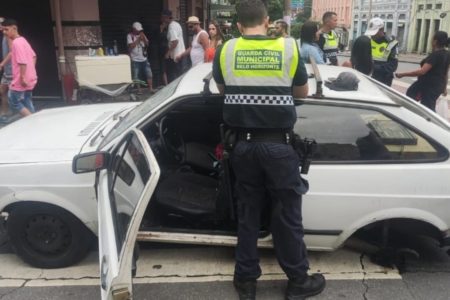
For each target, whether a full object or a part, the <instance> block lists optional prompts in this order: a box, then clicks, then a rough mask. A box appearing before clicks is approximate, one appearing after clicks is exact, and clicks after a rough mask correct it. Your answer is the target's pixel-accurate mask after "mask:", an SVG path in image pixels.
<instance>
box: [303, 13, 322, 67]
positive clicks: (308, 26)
mask: <svg viewBox="0 0 450 300" xmlns="http://www.w3.org/2000/svg"><path fill="white" fill-rule="evenodd" d="M318 40H319V26H318V25H317V23H316V22H314V21H306V22H305V24H303V26H302V28H301V29H300V43H301V47H300V54H301V56H302V58H303V59H304V60H305V62H306V63H311V57H312V58H314V60H315V61H316V63H317V64H320V65H322V64H325V60H324V58H323V51H322V50H321V49H320V48H319V46H318V45H317V41H318Z"/></svg>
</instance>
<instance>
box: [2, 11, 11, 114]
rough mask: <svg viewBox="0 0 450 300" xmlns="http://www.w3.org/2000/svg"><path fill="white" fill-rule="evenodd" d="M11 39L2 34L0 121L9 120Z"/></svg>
mask: <svg viewBox="0 0 450 300" xmlns="http://www.w3.org/2000/svg"><path fill="white" fill-rule="evenodd" d="M4 20H5V19H4V18H3V17H0V31H2V23H3V21H4ZM11 42H12V41H11V40H10V39H9V38H8V37H7V36H6V35H3V36H2V61H1V62H0V73H1V72H3V74H2V75H1V78H0V97H1V109H0V123H8V122H9V106H8V87H9V85H10V84H11V80H12V67H11V52H10V49H11Z"/></svg>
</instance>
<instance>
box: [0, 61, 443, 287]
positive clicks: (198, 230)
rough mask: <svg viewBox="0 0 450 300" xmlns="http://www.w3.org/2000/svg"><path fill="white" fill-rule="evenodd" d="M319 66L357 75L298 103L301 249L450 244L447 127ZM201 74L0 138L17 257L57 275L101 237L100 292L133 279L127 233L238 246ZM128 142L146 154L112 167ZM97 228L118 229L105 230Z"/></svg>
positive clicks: (47, 115)
mask: <svg viewBox="0 0 450 300" xmlns="http://www.w3.org/2000/svg"><path fill="white" fill-rule="evenodd" d="M317 69H318V70H317V71H316V72H313V68H312V67H311V66H310V65H307V70H308V72H309V73H311V74H312V73H316V75H318V73H319V72H320V73H322V74H327V77H334V78H336V77H338V75H339V73H340V72H342V71H347V72H353V73H355V75H356V76H357V77H358V79H359V80H360V82H359V88H358V90H357V91H349V92H338V91H333V90H330V89H328V88H327V87H323V88H322V86H321V81H322V80H321V78H320V77H319V76H316V77H314V76H311V78H310V79H309V90H310V93H309V96H308V97H306V98H305V99H296V101H295V105H296V110H297V117H298V118H297V122H296V124H295V126H294V128H293V130H294V131H295V133H297V134H299V135H300V136H301V137H307V138H311V139H314V140H315V141H316V142H317V151H316V153H315V154H314V156H313V157H312V164H311V167H310V171H309V173H308V175H307V176H305V178H306V179H307V180H308V181H309V183H310V190H309V192H308V193H307V194H306V195H305V197H304V199H303V217H304V219H303V225H304V228H305V241H306V244H307V247H308V248H309V249H310V250H326V251H331V250H334V249H336V248H338V247H341V246H342V245H343V244H344V243H345V241H346V240H347V239H348V238H349V237H350V236H352V235H354V234H359V233H361V232H370V233H371V234H370V236H372V237H375V238H374V241H373V242H374V243H377V244H380V245H381V246H383V245H384V246H385V245H386V244H387V243H388V242H389V241H390V240H392V236H394V234H397V233H400V234H408V233H411V232H412V233H415V234H423V235H427V236H430V237H432V238H435V239H436V240H438V241H440V242H441V243H442V244H443V245H445V244H447V245H448V244H449V243H450V239H449V236H450V232H449V228H450V214H449V213H448V211H449V210H450V185H448V178H450V162H449V149H450V126H449V125H448V123H446V121H445V120H443V119H442V118H440V117H439V116H438V115H436V114H435V113H433V112H431V111H429V110H428V109H426V108H425V107H423V106H421V105H420V104H418V103H416V102H415V101H413V100H411V99H409V98H406V97H405V96H403V95H401V94H399V93H398V92H396V91H394V90H392V89H390V88H389V87H386V86H384V85H381V84H379V83H377V82H376V81H374V80H372V79H371V78H369V77H366V76H364V75H362V74H360V73H358V72H357V71H354V70H351V69H347V68H340V67H334V66H326V65H320V66H318V68H317ZM210 72H211V64H202V65H200V66H198V67H195V68H193V69H191V70H190V71H188V72H187V73H186V74H185V75H183V76H182V77H180V78H178V79H177V80H175V81H174V82H172V83H171V84H169V85H168V86H167V87H165V88H164V89H162V90H160V91H159V92H158V93H156V94H155V95H153V96H152V97H151V98H149V99H148V100H146V101H144V102H142V103H140V104H138V103H111V104H98V105H86V106H79V107H69V108H59V109H52V110H44V111H41V112H38V113H36V114H34V115H32V116H30V117H27V118H24V119H22V120H20V121H18V122H16V123H13V124H11V125H8V126H6V127H5V128H3V129H0V210H1V211H2V215H3V216H4V217H5V218H6V228H7V233H8V235H9V238H10V240H11V243H12V246H13V248H14V250H15V251H16V253H17V254H18V255H19V256H20V257H22V258H23V259H24V260H25V261H27V262H29V263H30V264H32V265H34V266H39V267H62V266H67V265H70V264H73V263H76V262H77V261H79V260H80V259H81V258H82V257H83V256H84V255H85V253H86V252H87V251H88V250H89V244H90V243H91V241H92V237H93V236H99V237H100V239H101V240H100V248H101V249H102V250H101V253H102V254H101V257H100V259H101V264H102V274H106V275H105V276H103V277H102V278H104V280H103V282H104V284H103V286H105V288H107V289H109V287H108V286H109V285H110V284H111V283H112V282H113V281H109V280H113V278H121V279H117V280H116V281H117V282H118V285H117V288H113V289H112V290H117V291H118V290H120V288H121V287H123V288H126V287H127V285H128V282H129V281H127V280H131V279H126V280H125V279H124V278H125V277H123V276H131V271H130V268H129V266H130V259H129V256H130V255H132V253H131V252H132V249H133V246H131V244H133V243H134V235H136V236H137V240H138V241H154V242H175V243H195V244H208V245H229V246H233V245H235V244H236V228H237V226H236V224H237V221H238V220H236V214H235V196H234V195H233V190H232V185H233V180H234V178H233V172H232V166H231V167H230V166H228V165H227V160H226V157H227V155H224V154H227V153H224V152H223V149H222V136H223V135H224V133H225V132H226V129H227V128H226V126H224V125H223V119H222V108H223V97H222V96H221V95H219V93H218V90H217V88H216V86H215V83H214V82H213V81H212V80H211V75H210ZM202 79H203V80H202ZM325 79H326V78H325ZM55 124H64V126H63V125H61V126H55ZM129 138H131V139H134V141H136V143H133V145H134V146H133V147H134V148H139V149H143V150H142V151H140V152H139V153H141V154H140V156H139V157H140V162H141V163H139V164H137V163H136V162H135V161H133V159H132V157H134V156H133V155H132V154H131V153H129V154H127V155H124V156H123V157H124V158H123V159H118V158H117V156H119V157H120V155H121V154H123V153H126V152H127V151H128V149H125V148H126V147H125V144H126V143H127V142H126V141H127V139H129ZM124 143H125V144H124ZM138 145H139V146H138ZM121 147H125V148H124V150H123V151H122V150H121ZM130 151H131V150H130ZM131 152H132V153H135V151H134V150H132V151H131ZM101 153H103V154H102V155H99V156H98V154H101ZM118 153H119V154H118ZM94 154H95V155H94ZM92 155H94V156H92ZM74 156H76V159H75V160H76V161H78V162H79V164H77V163H76V164H75V166H77V168H76V169H75V170H78V171H80V170H82V169H85V171H88V170H92V167H89V166H91V165H92V157H94V158H95V159H94V160H93V161H94V163H95V164H97V167H98V170H97V171H96V172H84V173H82V174H74V173H73V172H72V158H73V157H74ZM128 156H129V158H128ZM83 157H86V158H85V163H87V167H83V166H84V164H83V163H81V162H82V161H83V160H82V158H83ZM80 159H81V161H79V160H80ZM89 159H91V161H90V160H89ZM144 160H145V163H143V161H144ZM89 161H90V163H89ZM106 166H107V168H105V167H106ZM95 169H96V168H94V170H95ZM78 171H77V172H78ZM144 175H145V176H144ZM95 186H96V187H97V189H96V188H95ZM116 187H117V189H115V188H116ZM108 188H109V190H108ZM112 188H113V190H111V189H112ZM97 196H98V198H97ZM97 199H98V200H97ZM147 202H148V203H147ZM114 206H116V207H115V208H114ZM137 207H139V208H138V209H136V208H137ZM107 220H109V221H107ZM114 220H116V221H114ZM268 220H269V218H268V210H267V211H266V212H265V214H264V215H263V216H262V226H261V232H260V238H259V241H258V244H259V246H260V247H271V245H272V240H271V235H270V223H269V221H268ZM103 222H109V223H105V224H107V225H106V226H107V227H108V228H109V226H110V225H112V227H111V228H115V230H116V232H113V231H110V232H106V233H104V232H103V231H102V226H103V229H105V224H104V223H103ZM123 224H127V225H126V226H123ZM121 226H122V227H121ZM111 228H110V229H111ZM104 239H107V240H104ZM128 242H129V243H130V244H127V243H128ZM127 257H128V258H127ZM104 259H105V262H103V260H104ZM121 268H125V269H124V270H123V272H124V273H120V272H121V271H122V269H121ZM108 274H109V275H108ZM124 274H126V275H124ZM108 278H109V279H108ZM127 278H128V277H127ZM123 291H124V290H123ZM128 292H130V291H128Z"/></svg>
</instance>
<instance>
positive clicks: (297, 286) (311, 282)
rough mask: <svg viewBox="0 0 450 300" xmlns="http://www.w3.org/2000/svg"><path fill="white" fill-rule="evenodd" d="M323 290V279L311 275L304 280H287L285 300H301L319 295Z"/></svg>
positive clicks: (319, 275) (320, 275)
mask: <svg viewBox="0 0 450 300" xmlns="http://www.w3.org/2000/svg"><path fill="white" fill-rule="evenodd" d="M324 288H325V277H323V275H322V274H312V275H308V276H306V278H304V279H289V282H288V286H287V289H286V300H303V299H305V298H306V297H311V296H314V295H317V294H320V293H321V292H322V291H323V289H324Z"/></svg>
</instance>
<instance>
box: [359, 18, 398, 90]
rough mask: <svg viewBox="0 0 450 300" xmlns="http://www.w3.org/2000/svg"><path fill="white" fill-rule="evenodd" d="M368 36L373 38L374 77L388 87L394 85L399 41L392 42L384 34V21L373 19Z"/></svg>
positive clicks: (370, 22) (367, 32)
mask: <svg viewBox="0 0 450 300" xmlns="http://www.w3.org/2000/svg"><path fill="white" fill-rule="evenodd" d="M366 35H368V36H370V37H371V45H372V58H373V63H374V66H373V73H372V77H373V78H374V79H376V80H378V81H379V82H381V83H384V84H385V85H387V86H391V85H392V80H393V79H394V73H395V71H396V70H397V67H398V59H397V53H398V50H397V46H398V41H396V40H390V39H388V38H387V37H386V34H385V33H384V21H383V20H382V19H380V18H373V19H371V20H370V21H369V27H368V29H367V31H366Z"/></svg>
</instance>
